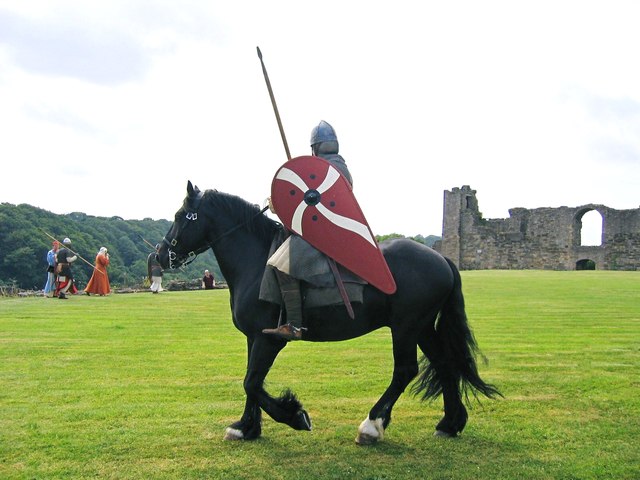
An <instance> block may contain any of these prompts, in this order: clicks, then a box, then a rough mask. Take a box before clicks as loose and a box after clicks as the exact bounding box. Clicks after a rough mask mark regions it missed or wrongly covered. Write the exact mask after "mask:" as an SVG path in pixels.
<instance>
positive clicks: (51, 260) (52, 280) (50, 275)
mask: <svg viewBox="0 0 640 480" xmlns="http://www.w3.org/2000/svg"><path fill="white" fill-rule="evenodd" d="M58 248H60V242H58V241H57V240H54V241H53V246H52V248H51V250H49V251H48V252H47V283H46V284H45V286H44V289H43V292H44V296H45V297H49V298H53V292H54V291H55V289H56V273H55V271H56V253H58Z"/></svg>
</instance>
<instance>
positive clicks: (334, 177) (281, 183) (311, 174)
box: [271, 156, 396, 295]
mask: <svg viewBox="0 0 640 480" xmlns="http://www.w3.org/2000/svg"><path fill="white" fill-rule="evenodd" d="M271 202H272V203H273V207H274V209H275V211H276V212H277V214H278V217H280V220H281V221H282V223H283V224H284V225H285V226H286V227H287V228H288V229H289V230H291V231H292V232H294V233H296V234H298V235H300V236H301V237H302V238H304V239H305V240H306V241H307V242H309V243H310V244H311V245H313V246H314V247H315V248H317V249H318V250H320V251H321V252H322V253H324V254H325V255H327V256H329V257H330V258H333V259H334V260H335V261H336V262H338V263H339V264H341V265H342V266H344V267H345V268H347V269H348V270H350V271H352V272H353V273H355V274H356V275H358V276H360V277H362V278H363V279H364V280H366V281H367V282H369V283H370V284H371V285H373V286H374V287H376V288H378V289H379V290H381V291H382V292H384V293H387V294H389V295H390V294H392V293H394V292H395V291H396V282H395V280H394V279H393V276H392V275H391V272H390V271H389V267H388V266H387V262H386V261H385V259H384V257H383V256H382V252H381V251H380V249H379V248H378V243H377V242H376V240H375V237H374V236H373V233H372V232H371V228H369V224H368V223H367V220H366V219H365V217H364V214H363V213H362V210H361V209H360V206H359V205H358V202H357V200H356V198H355V197H354V195H353V192H352V190H351V185H350V184H349V182H348V181H347V180H346V178H345V177H344V176H342V174H341V173H340V172H339V171H338V170H337V169H336V168H335V167H334V166H333V165H331V164H330V163H329V162H327V161H326V160H324V159H322V158H319V157H313V156H303V157H296V158H293V159H291V160H289V161H288V162H287V163H285V164H284V165H282V166H281V167H280V168H279V169H278V171H277V172H276V175H275V177H274V178H273V182H272V183H271Z"/></svg>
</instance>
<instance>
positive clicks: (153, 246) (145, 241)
mask: <svg viewBox="0 0 640 480" xmlns="http://www.w3.org/2000/svg"><path fill="white" fill-rule="evenodd" d="M137 235H138V236H139V237H140V240H142V241H143V242H144V243H146V244H147V245H149V246H150V247H151V248H153V249H154V250H155V249H156V246H155V245H152V244H151V242H150V241H148V240H147V239H145V238H144V237H143V236H142V235H140V234H139V233H138V234H137Z"/></svg>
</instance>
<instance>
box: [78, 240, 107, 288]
mask: <svg viewBox="0 0 640 480" xmlns="http://www.w3.org/2000/svg"><path fill="white" fill-rule="evenodd" d="M107 265H109V253H108V252H107V249H106V248H105V247H101V248H100V251H99V252H98V254H97V255H96V267H95V268H94V270H93V275H91V279H90V280H89V283H87V286H86V287H85V289H84V293H86V294H87V295H90V294H92V293H93V294H95V295H109V294H110V293H111V285H110V284H109V276H108V275H107Z"/></svg>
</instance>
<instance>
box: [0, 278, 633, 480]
mask: <svg viewBox="0 0 640 480" xmlns="http://www.w3.org/2000/svg"><path fill="white" fill-rule="evenodd" d="M463 286H464V292H465V295H466V301H467V312H468V315H469V318H470V323H471V326H472V328H473V329H474V332H475V334H476V337H477V340H478V343H479V344H480V347H481V349H482V351H483V353H484V354H485V355H486V357H487V358H488V360H489V363H488V364H486V365H485V364H480V370H481V374H482V376H483V378H484V379H485V380H486V381H488V382H491V383H495V384H496V385H497V386H498V387H499V388H500V389H501V390H502V393H503V394H504V395H505V398H504V399H502V400H497V401H491V400H483V401H482V404H481V405H478V404H475V405H474V407H473V408H472V409H471V410H470V412H469V413H470V415H469V423H468V424H467V428H466V429H465V431H464V432H463V434H462V435H461V436H460V437H459V438H457V439H443V438H437V437H433V436H432V434H433V430H434V427H435V425H436V423H437V421H438V420H439V419H440V417H441V415H442V413H441V409H442V401H441V399H438V400H437V401H434V402H432V403H422V402H420V401H419V400H418V399H416V398H414V397H412V396H411V395H410V394H409V393H406V394H405V395H403V396H402V397H401V398H400V400H399V401H398V403H397V405H396V408H395V409H394V415H393V420H392V422H391V425H390V427H389V428H388V430H387V432H386V437H385V439H384V441H383V442H381V443H380V444H378V445H376V446H373V447H358V446H357V445H355V443H354V438H355V435H356V431H357V427H358V425H359V424H360V422H361V421H362V420H364V418H365V416H366V415H367V412H368V411H369V409H370V408H371V406H372V405H373V403H375V401H376V400H377V398H378V397H379V395H381V394H382V392H383V391H384V389H385V388H386V386H387V384H388V382H389V380H390V375H391V369H392V359H391V346H390V336H389V332H388V330H380V331H377V332H374V333H373V334H371V335H369V336H367V337H363V338H360V339H356V340H352V341H348V342H341V343H333V344H307V343H301V342H299V343H294V344H291V345H289V346H288V347H287V348H286V349H285V350H284V351H283V352H282V354H281V355H280V356H279V358H278V360H277V362H276V364H275V366H274V368H273V369H272V371H271V373H270V375H269V376H268V378H267V380H268V384H267V388H268V389H269V391H270V392H271V393H273V394H278V393H280V391H281V390H282V389H284V388H286V387H291V388H292V389H293V390H294V392H296V393H297V394H298V395H299V396H300V399H301V400H302V402H303V404H304V406H305V408H306V409H307V410H308V411H309V413H310V415H311V418H312V420H313V422H314V425H313V427H314V428H313V431H312V432H299V431H294V430H291V429H290V428H289V427H287V426H284V425H281V424H277V423H275V422H274V421H273V420H271V419H270V418H268V417H266V416H265V420H264V425H263V437H262V438H261V439H259V440H257V441H254V442H225V441H223V440H222V437H223V434H224V429H225V427H226V426H227V425H228V424H230V423H232V422H233V421H235V420H237V419H238V418H239V417H240V415H241V414H242V409H243V405H244V392H243V389H242V380H243V375H244V367H245V362H246V353H245V339H244V336H243V335H242V334H241V333H239V332H238V331H236V330H235V328H234V327H233V325H232V323H231V319H230V313H229V306H228V291H226V290H215V291H195V292H163V294H160V295H150V294H147V293H139V294H127V295H112V296H109V297H93V296H92V297H86V296H76V297H72V298H71V299H69V300H67V301H60V300H57V299H45V298H24V299H22V298H6V297H4V298H0V478H2V479H18V478H24V479H57V478H65V479H76V478H101V479H102V478H107V479H125V478H126V479H146V478H154V479H155V478H158V479H192V478H198V479H204V478H213V479H217V478H224V479H227V478H234V479H351V478H353V479H414V478H433V479H525V478H526V479H637V478H640V449H639V447H638V445H640V395H639V393H640V373H639V367H640V274H639V273H637V272H539V271H526V272H522V271H508V272H500V271H473V272H463Z"/></svg>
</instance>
